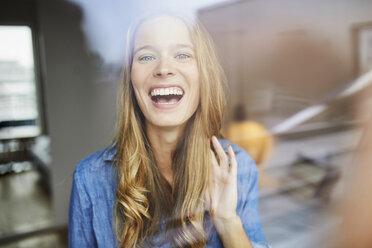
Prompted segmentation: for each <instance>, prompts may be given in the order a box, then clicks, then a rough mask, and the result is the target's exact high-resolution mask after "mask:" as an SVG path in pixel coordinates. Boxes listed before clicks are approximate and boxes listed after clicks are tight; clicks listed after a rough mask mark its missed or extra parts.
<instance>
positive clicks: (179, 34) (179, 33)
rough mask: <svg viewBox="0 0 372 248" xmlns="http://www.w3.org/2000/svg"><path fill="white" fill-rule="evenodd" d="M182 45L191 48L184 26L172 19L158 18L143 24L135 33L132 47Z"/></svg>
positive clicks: (188, 34)
mask: <svg viewBox="0 0 372 248" xmlns="http://www.w3.org/2000/svg"><path fill="white" fill-rule="evenodd" d="M172 44H183V45H189V46H192V41H191V37H190V33H189V30H188V28H187V26H186V24H185V23H184V22H183V21H181V20H180V19H177V18H174V17H167V16H160V17H156V18H152V19H149V20H146V21H145V22H143V23H142V24H141V25H140V26H139V28H138V29H137V32H136V37H135V39H134V47H135V48H138V47H141V46H148V45H150V46H167V45H172Z"/></svg>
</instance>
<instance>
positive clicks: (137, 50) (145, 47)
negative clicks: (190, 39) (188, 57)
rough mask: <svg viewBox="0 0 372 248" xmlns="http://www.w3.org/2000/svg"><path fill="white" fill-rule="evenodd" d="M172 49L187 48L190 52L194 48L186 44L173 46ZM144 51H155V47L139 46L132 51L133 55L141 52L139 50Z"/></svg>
mask: <svg viewBox="0 0 372 248" xmlns="http://www.w3.org/2000/svg"><path fill="white" fill-rule="evenodd" d="M173 47H174V48H189V49H191V50H194V47H193V46H191V45H187V44H175V45H174V46H173ZM145 49H149V50H155V47H153V46H150V45H145V46H141V47H139V48H137V49H136V50H135V51H134V54H136V53H138V52H139V51H141V50H145Z"/></svg>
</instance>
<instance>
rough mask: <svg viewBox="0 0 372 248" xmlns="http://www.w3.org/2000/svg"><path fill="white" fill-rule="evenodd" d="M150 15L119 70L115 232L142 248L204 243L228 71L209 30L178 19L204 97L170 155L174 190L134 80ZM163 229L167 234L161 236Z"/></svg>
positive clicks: (130, 34)
mask: <svg viewBox="0 0 372 248" xmlns="http://www.w3.org/2000/svg"><path fill="white" fill-rule="evenodd" d="M148 19H149V18H146V19H145V18H144V19H142V20H141V21H139V22H137V23H136V24H135V25H134V26H133V27H132V28H131V29H129V31H128V37H127V48H126V57H125V63H124V66H123V70H122V75H121V82H120V85H121V91H120V108H119V109H120V112H119V119H118V126H117V129H118V130H117V134H116V137H115V142H114V146H115V147H116V152H115V158H116V168H117V172H118V175H119V184H118V187H117V191H116V204H115V209H116V211H115V223H116V233H117V237H118V239H119V240H120V246H121V247H122V246H125V247H143V246H145V245H146V244H151V243H152V242H155V241H156V240H157V241H159V242H164V241H165V240H164V239H166V240H167V241H169V242H170V244H171V245H172V247H204V245H205V244H206V239H207V232H206V231H205V225H206V223H205V222H206V221H205V219H204V215H205V203H204V200H203V199H204V196H205V194H206V191H207V188H208V185H209V175H210V149H211V146H210V137H211V136H212V135H216V136H219V134H220V129H221V122H222V117H223V111H224V108H225V105H226V97H225V93H226V89H227V87H226V80H225V75H224V72H223V70H222V68H221V66H220V64H219V62H218V59H217V56H216V54H215V50H214V47H213V43H212V41H211V38H210V37H209V35H208V34H207V33H206V31H205V30H204V29H203V28H202V27H201V26H200V25H199V24H198V23H197V22H193V23H192V24H189V23H187V22H186V21H184V20H183V19H181V18H180V19H181V20H182V21H183V22H184V23H185V24H186V26H187V27H188V29H189V32H190V35H191V39H192V41H193V42H194V47H195V54H196V60H197V64H198V70H199V83H200V92H201V94H200V95H201V97H200V103H199V106H198V107H197V110H196V112H195V113H194V114H193V116H192V117H191V118H190V119H189V120H188V121H187V124H186V128H185V132H184V135H183V137H182V138H181V140H180V141H179V143H178V145H177V148H176V150H175V151H174V153H173V156H172V166H173V172H174V179H173V180H174V181H173V182H174V188H173V190H172V189H171V187H170V186H169V184H167V183H166V181H165V179H164V178H163V177H162V176H161V174H160V172H159V170H158V169H157V166H156V164H155V160H154V156H153V152H152V148H151V145H150V142H149V140H148V137H147V134H146V131H145V130H146V129H145V121H146V120H145V118H144V116H143V114H142V112H141V110H140V108H139V106H138V104H137V100H136V97H135V94H134V90H133V86H132V82H131V67H132V60H133V46H134V44H133V43H134V37H135V35H136V30H137V29H138V28H139V26H140V25H141V23H143V22H144V20H148ZM114 146H113V147H114ZM164 220H165V224H164V225H163V221H164ZM163 228H164V229H163ZM159 230H162V231H164V233H163V234H162V235H160V232H159Z"/></svg>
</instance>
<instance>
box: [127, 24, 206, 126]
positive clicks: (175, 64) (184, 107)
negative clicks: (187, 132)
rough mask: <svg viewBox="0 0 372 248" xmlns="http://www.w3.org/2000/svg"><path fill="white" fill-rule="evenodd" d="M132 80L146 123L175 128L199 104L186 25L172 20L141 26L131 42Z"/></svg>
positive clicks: (193, 54) (194, 65)
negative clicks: (132, 55) (132, 42)
mask: <svg viewBox="0 0 372 248" xmlns="http://www.w3.org/2000/svg"><path fill="white" fill-rule="evenodd" d="M131 80H132V84H133V88H134V92H135V95H136V99H137V102H138V104H139V107H140V108H141V110H142V113H143V114H144V116H145V118H146V120H147V124H152V125H155V126H159V127H176V126H181V125H183V124H185V123H186V121H187V120H188V119H189V118H190V117H191V116H192V115H193V114H194V112H195V111H196V108H197V106H198V104H199V99H200V96H199V95H200V93H199V72H198V67H197V62H196V58H195V51H194V46H193V43H192V41H191V38H190V34H189V31H188V29H187V27H186V25H185V24H184V23H183V22H182V21H181V20H179V19H176V18H173V17H156V18H154V19H150V20H147V21H145V22H144V23H142V24H141V26H140V27H139V29H138V30H137V34H136V37H135V40H134V57H133V64H132V69H131Z"/></svg>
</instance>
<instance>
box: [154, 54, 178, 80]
mask: <svg viewBox="0 0 372 248" xmlns="http://www.w3.org/2000/svg"><path fill="white" fill-rule="evenodd" d="M174 75H175V71H174V69H173V68H172V66H171V64H170V63H169V61H167V60H166V59H162V60H160V61H159V63H158V65H157V66H156V68H155V69H154V77H160V78H164V77H170V76H174Z"/></svg>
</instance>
